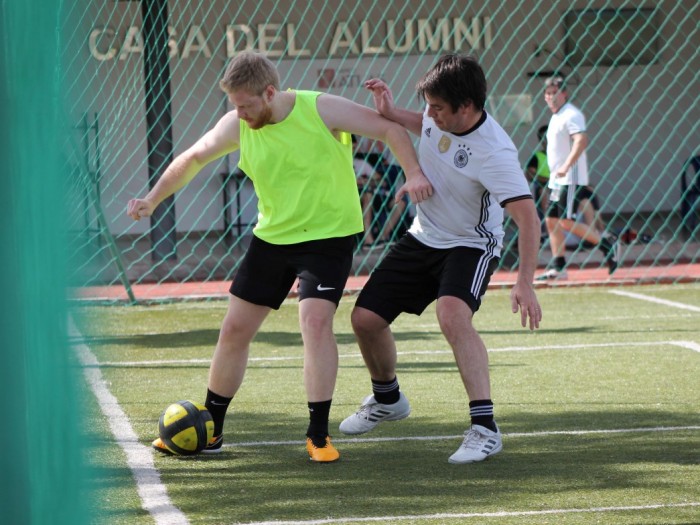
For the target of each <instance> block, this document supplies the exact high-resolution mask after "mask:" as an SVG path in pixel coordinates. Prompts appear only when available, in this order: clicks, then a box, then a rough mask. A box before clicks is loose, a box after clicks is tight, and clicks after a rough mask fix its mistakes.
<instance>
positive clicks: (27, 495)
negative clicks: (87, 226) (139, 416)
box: [0, 0, 89, 525]
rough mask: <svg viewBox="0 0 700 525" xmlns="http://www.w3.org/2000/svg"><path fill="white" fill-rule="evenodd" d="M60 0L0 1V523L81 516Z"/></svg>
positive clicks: (41, 523) (40, 523) (84, 510)
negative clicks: (69, 333)
mask: <svg viewBox="0 0 700 525" xmlns="http://www.w3.org/2000/svg"><path fill="white" fill-rule="evenodd" d="M62 9H63V3H62V2H61V1H58V0H20V1H18V0H0V40H1V42H2V51H0V133H1V134H2V136H0V153H1V154H0V159H2V168H0V169H1V173H2V175H1V177H2V179H1V180H2V182H3V184H2V187H1V188H0V210H2V217H1V218H0V246H2V266H1V268H2V269H1V270H0V291H1V293H2V301H1V302H0V305H1V306H0V326H1V327H2V328H1V330H2V343H1V344H2V349H3V351H2V366H0V399H2V401H3V422H2V430H1V431H0V523H7V524H8V525H10V524H12V525H21V524H25V523H26V524H36V525H49V524H59V525H62V524H71V525H76V524H77V525H80V524H86V523H88V522H89V515H88V514H89V513H88V505H87V504H86V503H85V502H86V501H88V494H87V493H86V488H87V487H88V486H89V485H88V483H87V478H86V474H85V473H86V468H85V466H84V457H83V449H82V448H81V445H82V443H83V441H82V440H81V438H80V430H81V408H82V406H83V404H82V403H81V402H80V400H79V398H78V395H77V393H76V391H75V385H76V384H78V381H79V380H80V375H79V374H80V371H79V370H78V369H77V368H76V366H75V363H74V361H73V360H72V359H71V356H70V349H69V347H68V343H67V338H66V316H67V307H66V258H67V254H66V253H65V251H64V249H65V246H66V242H65V236H66V233H65V230H64V218H65V211H64V210H65V207H66V206H67V205H68V204H67V203H66V202H65V199H64V198H63V194H64V187H65V183H66V180H67V174H66V172H65V168H64V165H63V164H64V162H63V160H62V155H61V147H62V141H63V140H64V139H65V137H66V129H67V128H68V126H66V123H65V122H64V121H63V118H62V111H63V107H64V105H63V103H62V93H61V85H60V78H61V44H62V42H61V36H60V35H61V32H62V30H63V25H62V20H61V16H62V13H61V11H62Z"/></svg>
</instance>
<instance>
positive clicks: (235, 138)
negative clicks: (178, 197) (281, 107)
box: [126, 111, 240, 221]
mask: <svg viewBox="0 0 700 525" xmlns="http://www.w3.org/2000/svg"><path fill="white" fill-rule="evenodd" d="M239 124H240V119H239V118H238V114H237V113H236V112H235V111H231V112H230V113H227V114H226V115H224V116H223V117H222V118H221V120H219V122H218V123H217V124H216V126H214V127H213V128H212V129H211V130H210V131H208V132H207V133H205V134H204V135H203V136H202V137H201V138H200V139H199V140H198V141H197V142H195V143H194V145H192V146H191V147H190V148H189V149H188V150H187V151H185V152H183V153H181V154H180V155H178V156H177V157H176V158H175V160H173V162H172V163H170V165H169V166H168V167H167V169H166V170H165V172H164V173H163V175H161V177H160V179H158V182H157V183H156V185H155V186H154V187H153V188H152V189H151V191H149V192H148V195H146V196H145V197H144V198H143V199H131V200H130V201H129V204H128V205H127V212H126V213H127V215H129V217H131V218H132V219H134V220H135V221H138V220H139V219H140V218H141V217H150V216H151V215H152V214H153V210H155V209H156V207H157V206H158V205H159V204H160V203H161V202H163V201H164V200H165V199H167V198H168V197H170V196H171V195H172V194H173V193H175V192H176V191H178V190H179V189H181V188H183V187H184V186H186V185H187V184H188V183H189V182H190V181H191V180H192V179H193V178H194V177H195V176H196V175H197V173H199V172H200V171H201V169H202V168H203V167H204V166H206V165H207V164H209V163H210V162H212V161H213V160H216V159H218V158H219V157H223V156H224V155H226V154H227V153H230V152H232V151H234V150H236V149H237V148H238V142H239V140H240V138H239V137H240V128H239Z"/></svg>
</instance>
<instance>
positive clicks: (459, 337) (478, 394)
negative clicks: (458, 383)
mask: <svg viewBox="0 0 700 525" xmlns="http://www.w3.org/2000/svg"><path fill="white" fill-rule="evenodd" d="M436 311H437V318H438V322H439V323H440V329H441V330H442V333H443V334H444V335H445V338H446V339H447V342H448V343H449V344H450V347H452V352H453V353H454V356H455V361H456V362H457V368H458V369H459V374H460V376H461V377H462V382H463V383H464V387H465V389H466V390H467V395H468V396H469V399H470V400H472V401H473V400H476V399H480V400H481V399H490V398H491V386H490V380H489V357H488V352H487V351H486V346H485V345H484V342H483V341H482V339H481V336H479V334H478V332H477V331H476V330H475V329H474V326H473V325H472V317H473V314H472V311H471V309H470V308H469V306H467V303H465V302H464V301H462V300H461V299H458V298H457V297H451V296H443V297H440V298H439V299H438V302H437V309H436Z"/></svg>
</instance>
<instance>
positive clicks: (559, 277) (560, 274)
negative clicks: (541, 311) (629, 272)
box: [535, 268, 612, 281]
mask: <svg viewBox="0 0 700 525" xmlns="http://www.w3.org/2000/svg"><path fill="white" fill-rule="evenodd" d="M610 273H612V272H610ZM568 278H569V274H568V273H566V270H557V269H555V268H550V269H549V270H547V271H546V272H544V273H542V274H540V275H538V276H537V277H535V281H565V280H567V279H568Z"/></svg>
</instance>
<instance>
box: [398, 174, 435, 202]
mask: <svg viewBox="0 0 700 525" xmlns="http://www.w3.org/2000/svg"><path fill="white" fill-rule="evenodd" d="M407 179H408V180H407V181H406V183H405V184H404V185H403V186H401V187H400V188H399V189H398V190H397V191H396V196H395V197H394V202H395V203H398V202H399V201H400V200H401V198H402V197H403V196H404V195H405V194H407V193H408V196H409V198H410V199H411V202H412V203H413V204H418V203H419V202H423V201H424V200H426V199H428V198H429V197H430V196H431V195H432V194H433V185H432V184H430V181H429V180H428V178H427V177H426V176H425V175H423V172H422V171H420V172H419V171H418V170H416V172H415V173H414V174H412V176H411V177H410V178H408V177H407Z"/></svg>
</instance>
